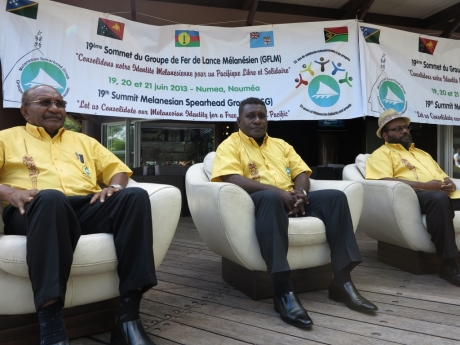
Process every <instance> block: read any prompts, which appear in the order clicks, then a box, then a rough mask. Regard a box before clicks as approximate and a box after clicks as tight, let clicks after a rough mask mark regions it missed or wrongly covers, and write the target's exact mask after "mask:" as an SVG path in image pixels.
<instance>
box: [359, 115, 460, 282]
mask: <svg viewBox="0 0 460 345" xmlns="http://www.w3.org/2000/svg"><path fill="white" fill-rule="evenodd" d="M409 124H410V119H409V118H408V117H404V116H402V115H400V114H399V113H398V112H397V111H396V110H394V109H388V110H386V111H385V112H383V113H382V114H381V115H380V118H379V120H378V125H379V129H378V130H377V136H378V137H379V138H383V139H384V140H385V144H384V145H382V146H381V147H380V148H378V149H377V150H375V151H374V153H372V155H371V156H370V157H369V158H368V159H367V161H366V179H369V180H390V181H401V182H404V183H407V184H408V185H409V186H411V187H412V188H413V189H414V190H415V193H416V194H417V198H418V200H419V203H420V209H421V211H422V213H423V214H426V225H427V230H428V232H429V233H430V235H431V240H432V241H433V243H434V245H435V247H436V254H437V255H438V256H439V258H440V259H442V266H441V270H440V272H439V276H440V277H441V278H443V279H445V280H447V281H448V282H449V283H452V284H454V285H457V286H460V265H459V263H458V262H457V260H456V257H457V256H458V255H459V252H458V249H457V244H456V242H455V231H454V223H453V218H454V216H455V214H454V211H455V210H460V190H456V186H455V184H454V183H453V182H452V181H451V180H450V179H449V176H448V175H447V174H446V173H445V172H444V171H443V170H442V169H441V168H440V167H439V165H438V163H436V161H435V160H433V158H431V156H430V155H429V154H428V153H427V152H425V151H422V150H420V149H417V148H415V146H414V144H413V142H412V135H411V133H410V129H411V127H410V125H409Z"/></svg>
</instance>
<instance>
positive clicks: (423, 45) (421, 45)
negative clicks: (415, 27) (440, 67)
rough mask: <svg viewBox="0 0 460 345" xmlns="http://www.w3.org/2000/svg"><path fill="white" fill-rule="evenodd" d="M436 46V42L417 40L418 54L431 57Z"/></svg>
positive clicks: (423, 39)
mask: <svg viewBox="0 0 460 345" xmlns="http://www.w3.org/2000/svg"><path fill="white" fill-rule="evenodd" d="M437 44H438V41H435V40H432V39H428V38H421V37H419V38H418V51H419V52H420V53H425V54H430V55H433V53H434V50H435V49H436V45H437Z"/></svg>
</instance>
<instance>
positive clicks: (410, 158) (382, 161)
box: [366, 142, 460, 199]
mask: <svg viewBox="0 0 460 345" xmlns="http://www.w3.org/2000/svg"><path fill="white" fill-rule="evenodd" d="M445 177H449V176H448V175H447V174H446V173H445V172H444V171H443V170H442V169H441V167H440V166H439V165H438V163H436V161H435V160H434V159H433V158H432V157H431V156H430V155H429V154H428V153H426V152H425V151H422V150H419V149H417V148H415V146H414V144H412V145H411V147H410V148H409V150H406V149H405V148H404V146H402V145H401V144H390V143H387V142H386V143H385V145H382V146H381V147H379V148H378V149H377V150H375V151H374V153H372V155H370V156H369V158H368V159H367V161H366V179H368V180H380V179H382V178H399V179H402V180H408V181H414V182H429V181H431V180H439V181H443V180H444V178H445ZM450 197H451V198H452V199H459V198H460V190H456V191H455V192H453V193H452V194H450Z"/></svg>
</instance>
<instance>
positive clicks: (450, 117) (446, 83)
mask: <svg viewBox="0 0 460 345" xmlns="http://www.w3.org/2000/svg"><path fill="white" fill-rule="evenodd" d="M359 26H360V34H361V37H360V41H359V48H360V57H361V83H362V90H363V99H364V102H365V104H364V106H363V107H364V111H365V114H366V115H371V116H379V115H380V113H381V112H383V111H384V110H386V109H389V108H394V109H396V110H397V111H398V112H400V113H402V114H404V115H405V116H407V117H410V118H411V120H412V121H413V122H422V123H432V124H441V125H456V126H458V125H460V88H459V77H460V60H459V58H458V57H459V56H460V42H459V41H456V40H450V39H445V38H439V37H430V36H425V35H420V34H414V33H410V32H405V31H400V30H395V29H390V28H386V27H383V26H377V25H371V24H360V25H359Z"/></svg>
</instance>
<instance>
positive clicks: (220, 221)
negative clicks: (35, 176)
mask: <svg viewBox="0 0 460 345" xmlns="http://www.w3.org/2000/svg"><path fill="white" fill-rule="evenodd" d="M192 168H193V167H192ZM192 168H190V169H192ZM186 190H187V199H188V204H189V209H190V213H191V214H192V218H193V222H194V223H195V225H196V228H197V229H198V231H199V233H200V236H201V237H202V238H203V240H204V241H205V242H206V244H207V246H208V247H209V248H210V249H211V250H212V251H213V252H215V253H217V254H219V255H221V256H223V257H225V258H227V259H229V260H231V261H233V262H235V263H238V264H240V265H241V266H243V267H246V268H248V269H251V270H266V267H265V265H264V263H263V260H262V258H261V257H260V258H258V260H257V259H256V258H257V257H258V256H257V255H251V256H248V255H244V253H248V252H249V253H253V252H255V253H260V250H259V246H258V243H257V238H256V234H255V231H250V229H254V227H255V218H254V203H253V202H252V199H251V197H250V196H249V195H248V193H246V192H245V191H244V190H243V189H242V188H240V187H238V186H236V185H234V184H232V183H224V182H205V181H197V180H193V179H187V178H186ZM259 256H260V254H259ZM243 257H244V258H245V259H243ZM248 257H249V259H247V258H248ZM253 258H254V260H252V259H253ZM248 260H252V261H248Z"/></svg>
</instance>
